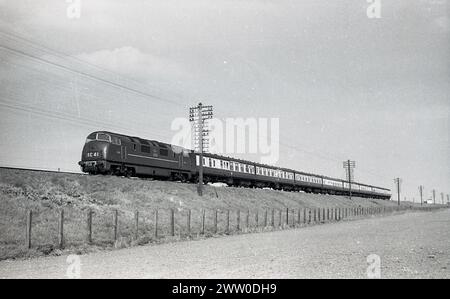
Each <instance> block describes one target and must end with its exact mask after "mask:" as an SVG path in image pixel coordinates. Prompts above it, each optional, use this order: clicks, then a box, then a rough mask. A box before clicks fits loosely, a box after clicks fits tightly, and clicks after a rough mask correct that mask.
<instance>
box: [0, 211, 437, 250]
mask: <svg viewBox="0 0 450 299" xmlns="http://www.w3.org/2000/svg"><path fill="white" fill-rule="evenodd" d="M442 208H443V207H441V206H438V207H435V206H429V207H417V206H392V207H388V206H385V207H348V208H297V209H291V208H286V209H284V210H281V209H255V210H226V209H204V210H195V209H155V210H151V211H147V210H146V211H143V210H136V211H129V210H126V211H123V210H117V209H111V210H98V209H93V208H86V209H67V208H66V209H61V210H58V211H56V210H53V209H49V208H42V209H34V210H26V211H25V212H26V213H25V215H24V217H23V219H21V220H20V221H16V222H15V223H13V224H12V225H14V226H16V229H11V230H10V231H11V233H10V234H4V235H2V238H1V240H0V242H1V243H3V244H16V245H19V244H23V246H25V247H26V248H28V249H32V248H41V249H42V248H45V247H49V248H61V249H62V248H66V247H73V246H80V245H99V246H115V247H127V246H130V245H137V244H146V243H151V242H158V241H161V240H164V239H171V238H172V239H182V238H186V239H190V238H195V237H201V236H212V235H228V234H239V233H250V232H258V231H271V230H279V229H289V228H297V227H302V226H309V225H317V224H324V223H331V222H339V221H343V220H352V219H359V218H367V217H372V216H377V215H388V214H394V213H399V212H403V211H407V210H409V211H431V210H437V209H442ZM17 226H20V227H17ZM18 232H20V233H18Z"/></svg>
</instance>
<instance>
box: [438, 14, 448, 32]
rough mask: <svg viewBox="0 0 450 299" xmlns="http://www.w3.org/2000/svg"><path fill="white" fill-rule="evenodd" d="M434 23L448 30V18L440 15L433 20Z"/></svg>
mask: <svg viewBox="0 0 450 299" xmlns="http://www.w3.org/2000/svg"><path fill="white" fill-rule="evenodd" d="M434 24H435V25H436V26H437V27H438V28H439V29H441V30H443V31H444V32H450V18H449V17H447V16H442V17H439V18H436V19H435V20H434Z"/></svg>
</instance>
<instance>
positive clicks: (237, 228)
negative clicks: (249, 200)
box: [236, 210, 241, 231]
mask: <svg viewBox="0 0 450 299" xmlns="http://www.w3.org/2000/svg"><path fill="white" fill-rule="evenodd" d="M236 213H237V215H236V216H237V217H236V230H237V231H240V230H241V210H237V212H236Z"/></svg>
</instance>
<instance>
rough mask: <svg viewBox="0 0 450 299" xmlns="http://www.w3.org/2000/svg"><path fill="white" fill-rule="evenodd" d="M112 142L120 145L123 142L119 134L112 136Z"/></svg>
mask: <svg viewBox="0 0 450 299" xmlns="http://www.w3.org/2000/svg"><path fill="white" fill-rule="evenodd" d="M111 143H112V144H116V145H120V144H121V141H120V138H119V137H117V136H112V137H111Z"/></svg>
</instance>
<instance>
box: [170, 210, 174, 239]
mask: <svg viewBox="0 0 450 299" xmlns="http://www.w3.org/2000/svg"><path fill="white" fill-rule="evenodd" d="M170 235H171V236H172V237H174V236H175V211H174V209H170Z"/></svg>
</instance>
